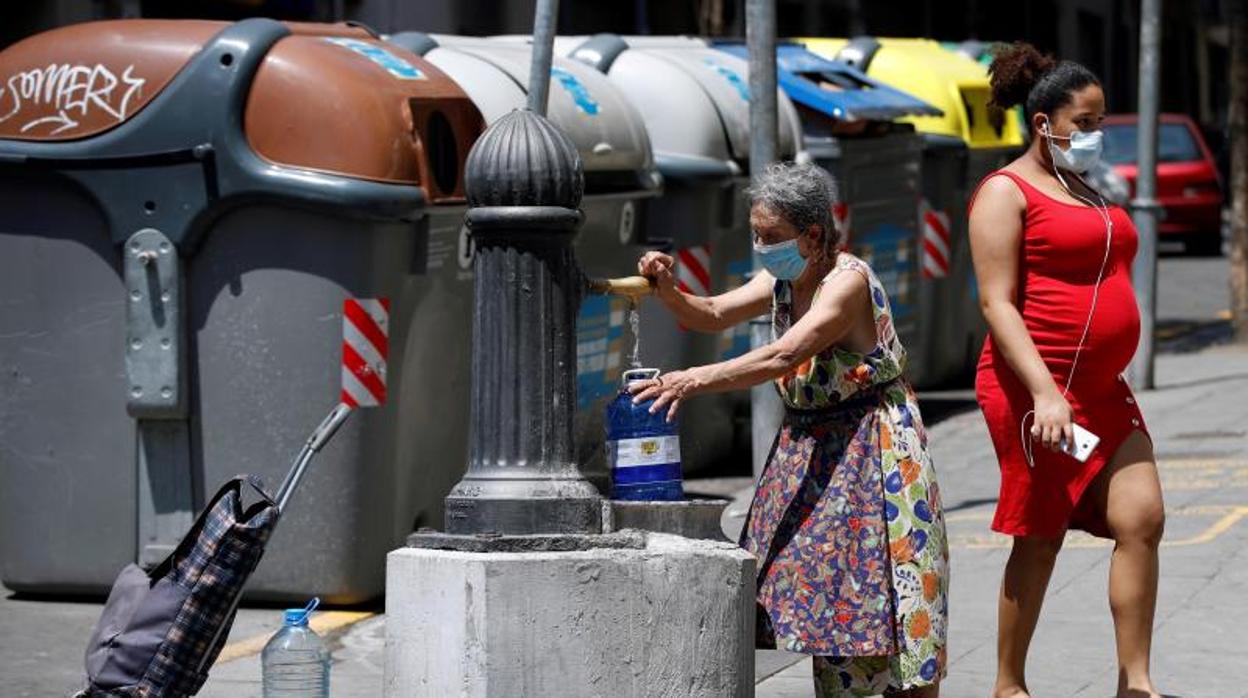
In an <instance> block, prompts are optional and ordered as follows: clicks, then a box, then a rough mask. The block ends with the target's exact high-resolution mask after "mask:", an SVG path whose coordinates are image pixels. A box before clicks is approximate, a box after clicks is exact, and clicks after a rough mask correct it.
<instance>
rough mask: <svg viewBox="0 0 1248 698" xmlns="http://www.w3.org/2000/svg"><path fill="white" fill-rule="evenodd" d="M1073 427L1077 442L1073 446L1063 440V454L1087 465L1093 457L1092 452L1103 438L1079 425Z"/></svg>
mask: <svg viewBox="0 0 1248 698" xmlns="http://www.w3.org/2000/svg"><path fill="white" fill-rule="evenodd" d="M1071 427H1073V429H1074V432H1075V442H1074V443H1073V444H1072V443H1067V442H1066V439H1062V443H1061V445H1060V448H1061V450H1062V452H1063V453H1065V454H1066V455H1068V456H1070V457H1071V458H1074V459H1075V460H1077V461H1079V462H1080V463H1086V462H1087V460H1088V456H1091V455H1092V451H1093V450H1094V449H1095V448H1096V445H1097V444H1099V443H1100V442H1101V437H1099V436H1097V435H1096V434H1093V433H1092V432H1090V431H1088V430H1087V429H1084V428H1083V427H1081V426H1079V425H1078V424H1072V425H1071Z"/></svg>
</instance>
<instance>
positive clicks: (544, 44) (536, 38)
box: [529, 0, 559, 116]
mask: <svg viewBox="0 0 1248 698" xmlns="http://www.w3.org/2000/svg"><path fill="white" fill-rule="evenodd" d="M558 17H559V0H537V12H536V14H535V16H534V17H533V62H532V64H531V65H530V67H529V111H531V112H533V113H534V114H540V115H542V116H546V97H547V95H549V94H550V64H551V61H552V60H553V55H554V52H555V28H556V25H557V23H558Z"/></svg>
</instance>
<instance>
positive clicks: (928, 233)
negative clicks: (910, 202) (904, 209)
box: [919, 199, 952, 279]
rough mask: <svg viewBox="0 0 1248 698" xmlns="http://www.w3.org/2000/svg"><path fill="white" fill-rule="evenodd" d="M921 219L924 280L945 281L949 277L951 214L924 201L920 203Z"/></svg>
mask: <svg viewBox="0 0 1248 698" xmlns="http://www.w3.org/2000/svg"><path fill="white" fill-rule="evenodd" d="M919 218H920V219H922V222H923V278H924V279H943V278H945V277H947V276H949V249H950V244H951V242H952V238H951V235H950V232H949V214H947V213H945V212H944V211H941V210H938V209H935V208H932V205H931V204H929V203H928V202H927V199H923V200H922V201H921V202H920V203H919Z"/></svg>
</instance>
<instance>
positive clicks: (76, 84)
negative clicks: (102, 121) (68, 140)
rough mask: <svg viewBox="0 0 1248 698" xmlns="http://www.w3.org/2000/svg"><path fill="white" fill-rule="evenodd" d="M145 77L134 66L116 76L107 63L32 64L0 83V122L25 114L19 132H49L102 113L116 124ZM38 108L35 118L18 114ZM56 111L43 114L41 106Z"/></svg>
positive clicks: (128, 106)
mask: <svg viewBox="0 0 1248 698" xmlns="http://www.w3.org/2000/svg"><path fill="white" fill-rule="evenodd" d="M146 83H147V80H145V79H143V78H138V77H135V76H134V66H133V65H130V66H127V67H126V69H125V70H123V71H122V73H121V75H120V76H118V75H117V74H116V73H114V72H113V71H112V70H110V69H109V68H108V67H107V66H105V65H102V64H99V63H96V64H95V65H75V64H71V63H60V64H57V63H53V64H51V65H49V66H47V67H45V68H33V69H31V70H27V71H24V72H21V73H17V74H15V75H11V76H9V79H8V80H6V81H4V83H3V84H0V124H3V123H5V122H6V121H9V120H11V119H22V118H28V119H29V120H28V121H26V122H25V123H24V124H22V126H21V128H20V130H21V132H22V133H28V132H30V131H33V130H35V129H38V128H41V127H42V128H49V129H51V131H50V132H49V133H48V134H47V135H52V136H55V135H57V134H59V133H61V132H63V131H68V130H70V129H73V128H76V127H77V126H78V125H79V122H78V119H82V118H86V117H89V116H91V115H92V114H95V113H103V114H105V115H107V116H108V117H111V118H112V119H114V120H116V121H117V123H121V122H122V121H125V120H126V115H127V114H128V112H129V109H130V103H131V102H132V101H134V98H135V97H137V96H138V95H139V94H140V93H141V92H142V90H143V85H145V84H146ZM36 109H37V110H39V111H40V112H41V113H40V115H39V116H37V117H35V118H30V117H29V116H27V117H23V113H27V114H29V112H30V111H31V110H36ZM48 110H54V111H55V112H56V113H55V114H52V115H47V114H46V111H48Z"/></svg>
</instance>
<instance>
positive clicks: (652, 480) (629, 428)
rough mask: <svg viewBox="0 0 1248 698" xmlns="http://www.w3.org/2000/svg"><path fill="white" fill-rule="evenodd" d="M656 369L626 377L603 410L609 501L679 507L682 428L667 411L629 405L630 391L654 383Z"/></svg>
mask: <svg viewBox="0 0 1248 698" xmlns="http://www.w3.org/2000/svg"><path fill="white" fill-rule="evenodd" d="M658 375H659V370H658V369H657V368H635V369H632V370H629V371H625V372H624V377H623V380H622V383H623V385H622V387H621V390H620V394H619V395H617V396H616V397H615V399H614V400H612V401H611V402H610V403H608V404H607V459H608V462H609V463H610V466H611V497H612V499H628V500H651V501H653V500H662V501H680V500H683V499H684V498H685V492H684V488H683V487H682V485H681V473H680V428H679V426H678V424H677V422H675V421H672V422H668V421H667V410H659V412H658V413H656V414H650V406H651V405H652V404H654V401H653V400H647V401H645V402H642V403H640V404H637V405H634V404H633V396H632V394H630V393H629V392H628V386H629V384H631V383H635V382H638V381H647V380H653V379H654V378H655V377H656V376H658Z"/></svg>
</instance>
